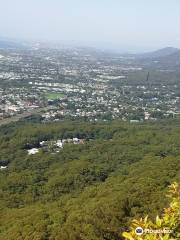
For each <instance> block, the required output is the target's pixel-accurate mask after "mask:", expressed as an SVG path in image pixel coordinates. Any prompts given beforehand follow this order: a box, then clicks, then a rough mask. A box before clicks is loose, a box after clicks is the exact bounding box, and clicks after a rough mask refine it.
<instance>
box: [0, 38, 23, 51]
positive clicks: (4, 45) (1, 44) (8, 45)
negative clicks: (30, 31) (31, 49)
mask: <svg viewBox="0 0 180 240" xmlns="http://www.w3.org/2000/svg"><path fill="white" fill-rule="evenodd" d="M23 47H24V46H23V44H22V43H20V42H17V41H11V40H4V39H1V38H0V49H16V48H23Z"/></svg>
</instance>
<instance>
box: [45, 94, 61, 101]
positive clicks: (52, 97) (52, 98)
mask: <svg viewBox="0 0 180 240" xmlns="http://www.w3.org/2000/svg"><path fill="white" fill-rule="evenodd" d="M46 97H47V98H48V99H50V100H56V99H58V98H61V97H64V94H63V93H46Z"/></svg>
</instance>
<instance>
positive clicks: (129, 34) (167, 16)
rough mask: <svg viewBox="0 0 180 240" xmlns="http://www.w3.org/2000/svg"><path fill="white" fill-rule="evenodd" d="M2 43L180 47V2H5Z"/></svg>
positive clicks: (0, 19)
mask: <svg viewBox="0 0 180 240" xmlns="http://www.w3.org/2000/svg"><path fill="white" fill-rule="evenodd" d="M0 5H1V15H0V37H1V38H6V39H7V38H10V39H12V38H14V39H20V40H21V39H24V40H36V41H37V40H38V41H53V42H58V43H61V44H62V45H63V44H65V45H73V46H77V45H78V46H90V47H96V48H101V49H108V50H115V51H120V52H140V51H141V52H142V51H150V50H155V49H158V48H162V47H167V46H173V47H180V32H179V31H178V25H177V23H178V22H180V15H179V9H180V2H179V1H178V0H171V1H168V0H167V1H164V0H158V1H156V0H151V1H150V0H148V1H143V0H135V1H130V0H126V1H123V0H111V1H108V0H103V1H96V0H91V1H83V0H76V1H73V0H68V1H63V0H60V1H57V0H52V1H49V0H38V1H36V0H31V1H23V0H15V1H11V0H7V1H2V0H0Z"/></svg>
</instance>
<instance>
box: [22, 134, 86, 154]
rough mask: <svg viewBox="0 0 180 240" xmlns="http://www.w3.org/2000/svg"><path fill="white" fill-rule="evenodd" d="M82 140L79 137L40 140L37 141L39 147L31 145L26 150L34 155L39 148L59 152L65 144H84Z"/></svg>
mask: <svg viewBox="0 0 180 240" xmlns="http://www.w3.org/2000/svg"><path fill="white" fill-rule="evenodd" d="M84 141H85V140H84V139H79V138H72V139H71V138H68V139H58V140H56V141H54V140H51V141H41V142H40V143H39V147H32V148H30V149H28V150H27V152H28V155H35V154H36V153H38V152H39V151H40V149H42V150H44V151H50V152H59V151H60V150H61V149H63V147H64V145H65V144H84Z"/></svg>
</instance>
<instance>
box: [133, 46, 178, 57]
mask: <svg viewBox="0 0 180 240" xmlns="http://www.w3.org/2000/svg"><path fill="white" fill-rule="evenodd" d="M174 54H180V49H178V48H173V47H166V48H162V49H159V50H157V51H154V52H149V53H144V54H140V55H137V57H138V58H140V59H158V58H162V57H169V56H171V55H174Z"/></svg>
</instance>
